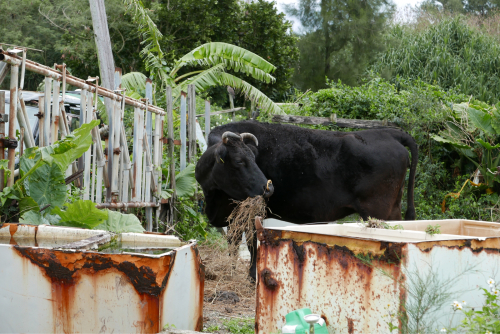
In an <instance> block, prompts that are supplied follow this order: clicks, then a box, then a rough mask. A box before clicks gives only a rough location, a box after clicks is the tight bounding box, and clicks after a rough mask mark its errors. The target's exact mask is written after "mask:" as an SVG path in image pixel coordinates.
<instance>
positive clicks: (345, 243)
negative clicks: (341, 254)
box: [264, 229, 385, 256]
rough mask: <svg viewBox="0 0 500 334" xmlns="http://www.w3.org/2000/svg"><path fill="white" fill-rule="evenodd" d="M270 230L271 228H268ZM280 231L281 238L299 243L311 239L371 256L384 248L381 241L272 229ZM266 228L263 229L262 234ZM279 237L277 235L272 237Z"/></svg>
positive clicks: (376, 254) (381, 251) (379, 254)
mask: <svg viewBox="0 0 500 334" xmlns="http://www.w3.org/2000/svg"><path fill="white" fill-rule="evenodd" d="M269 231H271V230H269ZM273 232H280V233H279V234H280V235H281V234H282V235H281V239H282V240H284V239H291V240H294V241H295V242H296V243H298V244H300V243H303V242H306V241H312V242H315V243H318V244H322V245H325V246H331V247H334V246H337V247H346V249H349V251H350V252H352V253H353V254H365V253H371V254H372V255H373V256H381V255H383V254H384V252H385V250H384V249H381V248H380V245H381V242H380V241H376V240H369V239H359V238H353V237H342V236H335V235H324V234H314V233H306V232H292V231H273ZM266 233H268V230H265V229H264V235H266ZM277 238H279V237H278V236H276V237H274V238H273V239H274V240H275V239H277Z"/></svg>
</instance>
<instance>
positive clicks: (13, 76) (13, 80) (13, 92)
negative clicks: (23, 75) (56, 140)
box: [7, 65, 19, 187]
mask: <svg viewBox="0 0 500 334" xmlns="http://www.w3.org/2000/svg"><path fill="white" fill-rule="evenodd" d="M18 78H19V66H18V65H13V66H11V68H10V110H9V139H10V140H12V141H15V140H16V130H15V124H16V121H15V118H16V111H17V84H18ZM15 158H16V148H15V147H13V146H9V150H8V154H7V159H9V170H10V175H9V178H8V179H7V187H12V186H13V185H14V166H15V163H16V161H15Z"/></svg>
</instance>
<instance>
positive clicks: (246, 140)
mask: <svg viewBox="0 0 500 334" xmlns="http://www.w3.org/2000/svg"><path fill="white" fill-rule="evenodd" d="M243 142H244V143H245V145H246V146H248V148H249V149H250V150H252V152H253V154H254V155H255V156H257V153H258V152H259V150H258V149H257V143H256V142H255V140H253V139H252V138H243Z"/></svg>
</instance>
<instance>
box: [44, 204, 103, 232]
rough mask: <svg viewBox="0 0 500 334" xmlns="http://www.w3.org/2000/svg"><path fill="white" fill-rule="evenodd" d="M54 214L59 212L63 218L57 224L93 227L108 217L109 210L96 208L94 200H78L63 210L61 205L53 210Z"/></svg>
mask: <svg viewBox="0 0 500 334" xmlns="http://www.w3.org/2000/svg"><path fill="white" fill-rule="evenodd" d="M52 214H57V215H59V216H60V217H61V220H60V221H59V223H57V224H56V225H59V226H72V227H82V228H88V229H93V228H94V227H96V226H97V225H99V224H101V223H102V222H103V221H104V220H107V219H108V212H107V211H104V210H99V209H96V207H95V203H93V202H92V201H83V200H78V201H76V202H73V203H71V204H67V205H66V210H65V211H63V210H61V209H60V208H59V207H56V208H54V209H53V210H52Z"/></svg>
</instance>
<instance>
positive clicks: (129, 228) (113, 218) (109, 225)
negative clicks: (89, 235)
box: [94, 210, 144, 233]
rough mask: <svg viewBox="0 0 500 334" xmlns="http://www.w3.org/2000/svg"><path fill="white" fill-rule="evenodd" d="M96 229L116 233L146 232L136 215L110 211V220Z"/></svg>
mask: <svg viewBox="0 0 500 334" xmlns="http://www.w3.org/2000/svg"><path fill="white" fill-rule="evenodd" d="M94 229H95V230H104V231H111V232H115V233H126V232H135V233H142V232H144V227H142V224H141V222H140V221H139V219H138V218H137V217H136V216H135V215H133V214H123V213H121V212H118V211H109V210H108V219H107V220H106V221H105V222H104V223H102V224H100V225H98V226H96V227H95V228H94Z"/></svg>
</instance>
